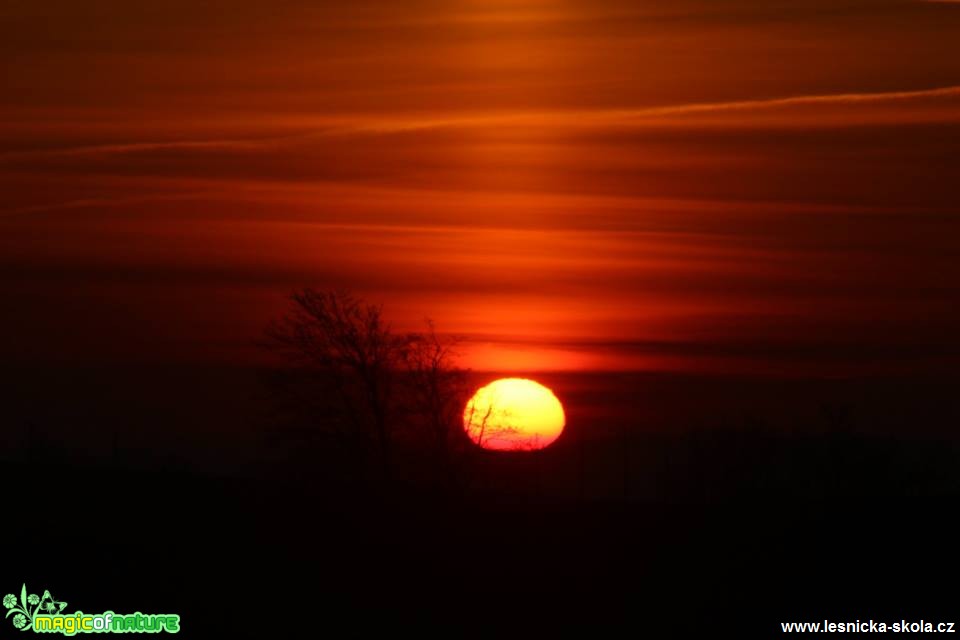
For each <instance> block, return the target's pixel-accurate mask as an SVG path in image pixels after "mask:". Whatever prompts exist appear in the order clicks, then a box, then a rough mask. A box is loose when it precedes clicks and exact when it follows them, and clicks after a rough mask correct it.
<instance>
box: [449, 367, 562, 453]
mask: <svg viewBox="0 0 960 640" xmlns="http://www.w3.org/2000/svg"><path fill="white" fill-rule="evenodd" d="M565 424H566V417H565V416H564V413H563V405H561V404H560V401H559V400H557V397H556V396H555V395H554V394H553V392H552V391H550V389H548V388H547V387H545V386H543V385H542V384H540V383H538V382H534V381H533V380H526V379H522V378H503V379H500V380H496V381H494V382H491V383H490V384H488V385H487V386H485V387H481V388H480V389H479V390H477V392H476V393H475V394H474V395H473V398H471V399H470V401H469V402H468V403H467V406H466V408H465V409H464V411H463V428H464V429H465V430H466V432H467V435H468V436H469V437H470V439H471V440H472V441H473V442H474V443H475V444H477V445H479V446H481V447H483V448H484V449H492V450H496V451H535V450H537V449H543V448H544V447H547V446H549V445H550V444H552V443H553V441H554V440H556V439H557V438H558V437H560V434H561V433H562V432H563V427H564V425H565Z"/></svg>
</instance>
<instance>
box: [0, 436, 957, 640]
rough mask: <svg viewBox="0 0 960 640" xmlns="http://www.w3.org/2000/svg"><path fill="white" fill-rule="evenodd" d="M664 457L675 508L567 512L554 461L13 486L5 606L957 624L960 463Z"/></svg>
mask: <svg viewBox="0 0 960 640" xmlns="http://www.w3.org/2000/svg"><path fill="white" fill-rule="evenodd" d="M704 438H705V436H704ZM642 444H646V445H648V453H649V456H650V459H663V460H666V459H672V460H673V461H674V462H675V464H674V465H673V466H672V467H667V466H661V467H660V471H659V482H660V484H659V488H658V491H659V495H658V497H657V499H650V498H649V497H644V498H637V497H633V496H630V495H620V496H616V495H609V496H607V497H606V498H605V499H601V498H600V497H597V496H577V495H557V494H550V493H549V492H547V491H546V490H545V486H544V485H545V483H544V481H543V478H542V475H543V474H544V473H545V469H547V468H549V463H550V459H549V457H548V456H547V454H543V458H544V459H543V460H540V461H537V460H536V459H535V455H536V454H533V455H534V458H531V457H529V456H527V457H523V458H520V457H515V458H512V459H511V458H507V459H503V458H495V459H493V458H491V459H490V460H488V461H487V463H483V464H484V466H483V470H482V471H481V475H482V474H484V473H493V474H495V475H496V476H497V477H498V478H500V479H501V482H500V485H499V486H496V487H494V488H490V487H492V486H493V485H492V484H491V485H488V486H487V488H484V483H483V480H482V479H480V480H478V481H477V483H478V486H477V487H476V488H473V489H469V490H464V491H462V492H459V493H455V494H454V493H447V494H445V495H438V494H435V493H433V492H431V491H427V490H425V489H424V488H422V487H421V488H415V487H412V486H405V485H403V484H402V483H401V482H398V483H397V484H396V485H395V486H394V488H393V489H392V490H390V491H387V492H384V491H379V490H376V491H375V490H373V489H369V488H366V489H360V488H354V489H344V487H343V485H341V486H339V487H337V488H333V484H332V483H331V482H330V481H329V478H326V479H324V478H322V474H321V473H318V472H316V471H310V470H309V469H303V468H301V469H295V468H293V467H289V468H288V469H287V470H286V472H283V471H282V470H280V469H274V470H273V471H271V473H270V474H269V475H261V474H256V473H250V474H247V475H245V476H242V475H232V476H228V475H219V476H217V475H213V474H203V473H198V472H195V471H187V470H184V469H179V470H175V469H166V470H164V469H156V470H152V471H138V470H135V469H133V468H130V467H128V466H127V467H125V466H122V465H120V464H108V463H104V464H89V463H87V464H70V463H69V462H68V461H64V460H62V459H61V460H60V461H58V462H57V463H56V464H52V463H49V462H45V461H42V460H33V461H30V462H29V463H28V462H23V461H21V462H10V463H8V464H7V465H5V467H4V472H3V479H2V486H3V487H4V488H5V495H6V503H5V511H6V514H7V519H6V525H5V535H4V545H5V549H4V550H5V557H4V572H3V573H4V575H5V576H6V578H5V579H6V580H7V582H8V583H9V584H6V585H5V586H4V589H6V590H8V591H11V592H13V591H15V590H17V589H19V586H20V583H21V582H22V581H26V582H27V584H28V586H29V587H30V588H31V589H38V590H39V589H43V588H48V589H50V590H51V591H52V592H53V593H54V595H55V596H56V597H58V598H60V599H63V600H66V601H68V603H69V609H68V610H69V611H76V610H83V611H86V612H99V611H102V610H107V609H111V610H113V611H117V612H132V611H142V612H163V613H168V612H176V613H180V614H181V615H182V617H183V632H182V633H183V634H184V635H185V636H186V637H197V638H204V637H207V638H209V637H315V636H317V635H328V634H334V635H336V636H337V637H350V636H356V637H371V636H373V635H376V634H379V633H389V632H390V630H391V629H394V630H396V629H401V628H403V629H414V630H416V632H417V633H418V634H423V635H426V636H443V637H463V636H473V635H477V636H489V637H530V636H531V634H532V635H533V637H545V636H547V635H548V633H550V632H553V631H564V632H569V631H571V630H574V629H576V630H580V631H582V632H583V633H584V634H585V635H586V634H590V635H591V636H593V635H594V634H600V637H614V635H615V634H614V631H613V630H614V629H616V628H626V629H629V630H631V631H632V632H634V633H636V634H638V635H640V636H645V635H646V634H648V633H649V634H655V635H654V637H670V636H684V635H687V634H688V633H690V632H692V631H699V632H703V633H704V634H707V633H710V634H711V635H712V634H713V633H721V632H722V631H730V632H731V633H734V634H735V635H737V636H739V637H744V636H760V637H764V636H766V637H776V636H777V635H779V622H780V621H792V620H797V621H805V620H822V619H824V618H828V619H831V620H842V621H846V620H850V621H853V620H857V619H861V620H867V619H869V618H871V617H873V618H874V619H891V620H892V619H896V620H900V619H901V618H906V619H908V620H912V619H920V618H923V619H925V620H953V619H955V618H956V616H957V613H958V610H957V604H956V598H955V592H954V590H952V589H951V588H950V587H949V585H950V583H951V581H952V576H953V575H955V570H956V566H957V565H956V560H957V555H956V547H957V539H956V531H957V528H956V526H957V513H958V506H960V464H958V463H960V455H958V450H957V447H956V446H955V444H950V443H948V442H946V441H944V440H899V441H895V440H889V439H871V438H865V437H859V436H837V437H817V438H800V437H797V436H789V437H787V436H783V437H761V436H759V435H744V434H742V433H725V434H723V433H721V434H716V433H715V434H712V435H711V436H710V438H709V440H705V439H703V438H697V437H693V436H690V437H685V438H683V439H669V438H662V437H661V438H659V439H651V440H649V441H648V442H646V443H644V441H643V440H640V441H639V442H638V445H642ZM705 444H708V446H705ZM615 459H616V457H615V456H612V457H611V460H615ZM681 460H682V461H683V462H682V463H681V462H680V461H681ZM531 461H533V462H539V463H541V464H539V466H538V464H534V463H533V462H531ZM503 478H509V479H510V483H512V486H506V487H505V486H503V482H502V479H503ZM635 481H639V480H635ZM307 625H310V626H307ZM601 632H602V633H601ZM616 635H619V634H616ZM594 637H596V636H594ZM647 637H649V636H647ZM703 637H707V636H706V635H704V636H703Z"/></svg>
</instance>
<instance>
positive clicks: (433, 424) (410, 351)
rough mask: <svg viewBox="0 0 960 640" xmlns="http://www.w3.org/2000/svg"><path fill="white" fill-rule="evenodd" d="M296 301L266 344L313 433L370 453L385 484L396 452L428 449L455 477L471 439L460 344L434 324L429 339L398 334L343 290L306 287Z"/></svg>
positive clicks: (441, 474)
mask: <svg viewBox="0 0 960 640" xmlns="http://www.w3.org/2000/svg"><path fill="white" fill-rule="evenodd" d="M290 300H291V303H292V305H291V307H292V308H291V309H290V310H289V311H288V312H287V313H286V314H285V315H284V316H283V317H281V318H279V319H277V320H275V321H273V322H272V323H271V324H270V325H269V326H268V328H267V330H266V334H267V342H266V346H268V347H269V348H271V349H273V350H275V351H277V352H279V353H280V354H281V355H282V356H283V357H284V358H285V359H286V360H287V362H288V363H289V364H290V365H292V366H293V368H292V369H290V370H287V371H284V372H283V375H282V376H280V379H281V380H282V383H281V385H280V386H282V387H283V388H284V389H285V390H286V392H287V394H288V397H290V398H293V399H294V401H298V400H299V401H301V402H302V405H303V406H304V407H307V406H309V407H310V408H311V415H312V416H313V422H314V424H313V427H314V428H316V429H319V430H324V431H325V432H326V433H328V434H332V435H333V436H334V437H335V438H337V439H339V440H340V441H341V442H348V443H350V444H358V445H359V449H360V450H362V451H363V452H365V453H368V454H371V453H372V454H373V455H372V457H373V458H375V459H376V464H377V465H378V466H379V468H380V474H381V478H382V479H383V480H385V481H390V480H392V479H393V475H394V467H395V457H396V453H397V450H398V445H399V444H404V445H410V444H412V445H413V446H414V448H421V449H426V450H428V451H429V452H430V459H431V460H432V461H433V463H434V464H435V465H436V470H437V473H435V474H434V476H435V479H436V480H438V481H439V480H441V479H449V477H448V474H449V472H450V471H451V470H453V469H454V468H455V466H456V460H455V458H457V457H458V454H460V453H462V452H463V450H464V445H463V441H464V440H465V437H464V433H463V429H462V423H461V419H462V415H461V408H462V407H463V402H464V401H465V392H466V375H465V374H466V372H465V371H463V370H462V369H460V368H459V367H457V365H456V362H455V359H456V354H455V353H454V351H453V346H454V344H455V340H453V339H450V338H446V337H443V336H440V335H439V334H437V332H436V330H435V328H434V326H433V324H432V323H431V322H429V321H428V322H427V329H426V330H425V331H423V332H420V333H409V334H397V333H395V332H393V331H392V329H391V327H390V325H389V324H388V323H387V322H386V321H385V320H384V317H383V312H382V308H381V307H380V306H379V305H373V304H369V303H367V302H365V301H363V300H361V299H359V298H357V297H356V296H354V295H352V294H350V293H346V292H342V291H316V290H313V289H309V288H308V289H303V290H301V291H298V292H296V293H294V294H293V295H292V296H291V298H290ZM305 381H307V382H306V384H305Z"/></svg>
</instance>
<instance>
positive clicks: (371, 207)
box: [0, 0, 960, 375]
mask: <svg viewBox="0 0 960 640" xmlns="http://www.w3.org/2000/svg"><path fill="white" fill-rule="evenodd" d="M958 34H960V2H949V1H938V2H920V1H907V0H902V1H901V0H897V1H894V0H891V1H884V0H876V1H865V0H861V1H852V0H823V1H821V0H813V1H796V0H795V1H792V2H776V1H771V0H762V1H761V0H741V1H727V0H722V1H716V0H699V1H691V0H679V1H674V2H660V3H655V2H628V1H626V0H594V1H592V2H586V1H577V2H574V1H572V0H445V1H439V0H438V1H416V0H411V1H409V2H398V1H396V0H354V1H351V2H323V1H307V0H276V1H273V2H251V1H246V0H231V1H227V0H215V1H198V0H189V1H187V0H162V1H161V0H152V1H147V2H131V1H129V0H99V1H96V2H76V1H74V0H49V1H46V2H36V1H33V0H8V1H6V2H4V3H3V4H2V6H0V65H2V77H3V91H2V94H0V190H2V193H3V199H2V201H0V286H2V289H3V292H4V295H3V296H2V298H0V329H2V331H3V333H4V334H5V335H6V336H7V338H8V340H9V342H10V344H9V345H8V347H7V348H5V349H4V351H5V353H6V354H7V358H8V359H9V360H8V364H9V363H10V362H13V363H18V362H20V363H23V364H43V363H58V362H66V363H83V362H88V361H91V360H98V361H110V362H137V363H144V362H146V363H153V362H175V363H181V362H214V363H223V362H226V363H245V362H256V361H258V359H260V358H262V357H263V354H262V353H260V350H259V349H258V347H257V346H256V345H255V341H256V340H257V338H258V337H259V336H260V334H261V332H262V329H263V327H264V326H265V325H266V323H267V322H268V321H269V319H270V318H271V317H273V316H275V315H276V314H278V313H280V312H282V311H283V309H284V308H285V296H286V295H288V294H289V293H290V292H291V291H293V290H295V289H297V288H299V287H302V286H314V287H317V288H328V287H332V288H346V289H350V290H352V291H354V292H356V293H357V294H359V295H361V296H363V297H365V298H367V299H369V300H371V301H374V302H382V303H383V304H384V306H385V311H386V313H387V315H388V316H389V317H390V318H391V319H392V320H393V323H394V326H395V327H396V328H398V329H400V330H405V329H415V328H419V327H420V326H421V321H422V319H423V318H425V317H430V318H432V319H433V320H435V322H436V324H437V327H438V329H440V330H441V331H443V332H448V333H453V334H457V335H460V336H462V337H463V338H464V339H465V342H464V347H463V352H464V361H465V364H466V365H468V366H471V367H473V368H475V369H495V370H510V371H512V370H603V369H609V370H633V369H637V370H678V371H707V370H709V371H730V372H755V371H762V372H769V373H778V374H788V375H789V374H793V373H803V374H816V375H845V374H848V373H858V372H864V371H870V372H903V371H911V372H916V371H920V372H923V371H937V370H940V369H942V368H944V367H946V366H947V365H948V363H949V362H950V361H954V362H955V361H956V358H957V356H958V354H960V337H958V336H957V334H956V329H957V327H958V326H960V305H957V304H956V300H957V298H958V296H960V267H958V262H957V261H958V258H960V215H958V213H960V212H958V210H957V206H958V194H960V186H958V185H960V162H958V153H957V152H958V140H960V39H958Z"/></svg>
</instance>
